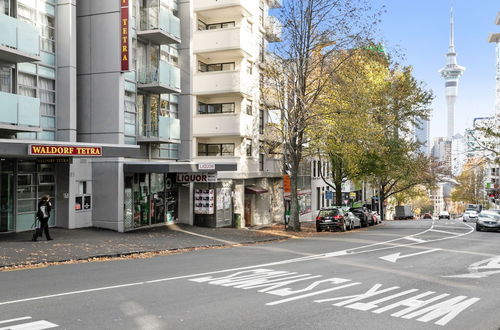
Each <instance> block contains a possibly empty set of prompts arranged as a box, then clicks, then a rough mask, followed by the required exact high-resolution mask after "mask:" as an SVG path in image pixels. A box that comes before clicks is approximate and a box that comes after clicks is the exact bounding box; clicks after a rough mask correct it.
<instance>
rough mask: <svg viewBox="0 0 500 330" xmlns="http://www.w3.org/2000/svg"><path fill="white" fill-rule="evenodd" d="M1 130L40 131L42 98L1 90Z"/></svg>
mask: <svg viewBox="0 0 500 330" xmlns="http://www.w3.org/2000/svg"><path fill="white" fill-rule="evenodd" d="M0 104H1V106H0V130H10V131H17V132H38V131H40V100H39V99H37V98H34V97H28V96H23V95H17V94H10V93H4V92H0Z"/></svg>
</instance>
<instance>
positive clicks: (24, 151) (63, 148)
mask: <svg viewBox="0 0 500 330" xmlns="http://www.w3.org/2000/svg"><path fill="white" fill-rule="evenodd" d="M279 5H280V3H279V2H278V1H276V0H273V1H271V0H267V1H258V0H253V1H236V0H234V1H233V0H227V1H216V0H195V1H182V2H180V1H176V0H107V1H94V0H78V1H76V0H3V1H0V10H2V12H1V13H0V23H1V24H2V25H1V26H2V27H4V28H5V29H6V33H2V35H1V36H0V104H2V108H1V109H0V150H1V152H0V154H1V155H0V156H1V158H0V232H15V231H23V230H29V229H30V228H31V225H32V223H33V220H34V214H35V208H36V202H37V199H38V198H40V197H41V196H42V195H44V194H49V195H51V197H52V201H53V204H54V212H53V213H52V216H51V224H52V225H57V226H60V227H65V228H79V227H89V226H95V227H102V228H108V229H112V230H116V231H127V230H133V229H135V228H139V227H144V226H153V225H158V224H165V223H170V222H181V223H186V224H190V225H193V224H198V225H205V226H228V225H234V223H233V222H234V219H235V218H238V219H239V225H240V226H244V225H254V224H261V223H267V222H273V221H278V219H279V220H281V219H283V209H282V205H283V191H282V180H281V177H282V176H281V173H282V171H281V166H280V165H279V161H278V160H276V159H271V158H269V157H266V155H265V154H263V153H261V152H260V149H259V142H260V136H261V134H260V133H262V132H263V130H264V129H265V120H266V118H267V114H266V113H264V111H261V110H260V109H261V107H260V104H261V101H260V89H259V87H260V86H259V82H260V81H261V80H262V79H261V72H260V65H261V64H262V62H263V61H265V48H266V47H267V43H268V42H275V41H279V25H278V23H277V21H276V20H275V19H274V18H272V17H270V16H268V11H269V9H270V8H271V7H277V6H279ZM77 55H78V56H77ZM234 214H238V217H235V216H234Z"/></svg>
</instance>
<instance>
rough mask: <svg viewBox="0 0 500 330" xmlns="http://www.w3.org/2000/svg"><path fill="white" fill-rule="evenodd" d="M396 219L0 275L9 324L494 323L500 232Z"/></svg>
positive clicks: (2, 309)
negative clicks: (304, 234)
mask: <svg viewBox="0 0 500 330" xmlns="http://www.w3.org/2000/svg"><path fill="white" fill-rule="evenodd" d="M473 225H474V224H471V223H463V222H462V221H460V220H432V221H431V220H414V221H390V222H386V223H384V224H382V225H378V226H375V227H370V228H368V229H361V230H355V231H352V232H347V233H328V234H322V235H320V236H317V237H312V238H305V239H298V240H288V241H282V242H273V243H267V244H259V245H251V246H242V247H235V248H227V249H211V250H200V251H193V252H188V253H184V254H177V255H169V256H161V257H155V258H151V259H136V260H119V261H110V262H95V263H81V264H73V265H61V266H53V267H48V268H41V269H32V270H22V271H14V272H3V273H0V287H1V290H0V330H2V329H15V330H19V329H51V328H54V329H56V328H57V329H495V330H498V329H499V327H500V313H499V312H498V306H500V294H499V293H500V249H499V248H498V247H499V246H500V233H489V232H476V231H475V230H474V227H473Z"/></svg>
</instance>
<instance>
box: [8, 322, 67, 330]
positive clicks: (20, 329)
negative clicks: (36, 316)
mask: <svg viewBox="0 0 500 330" xmlns="http://www.w3.org/2000/svg"><path fill="white" fill-rule="evenodd" d="M57 327H58V325H57V324H54V323H52V322H48V321H45V320H42V321H35V322H29V323H23V324H17V325H9V326H8V327H5V328H0V330H45V329H52V328H57Z"/></svg>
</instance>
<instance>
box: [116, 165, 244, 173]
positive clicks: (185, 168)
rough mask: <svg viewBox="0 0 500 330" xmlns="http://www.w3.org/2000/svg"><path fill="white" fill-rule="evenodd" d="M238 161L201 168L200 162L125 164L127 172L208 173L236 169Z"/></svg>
mask: <svg viewBox="0 0 500 330" xmlns="http://www.w3.org/2000/svg"><path fill="white" fill-rule="evenodd" d="M237 169H238V166H237V164H236V163H217V164H215V167H214V169H211V170H206V169H199V166H198V163H189V162H175V163H173V162H172V163H166V162H127V163H125V164H124V165H123V170H124V172H125V173H200V172H203V173H206V172H223V171H236V170H237Z"/></svg>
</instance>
